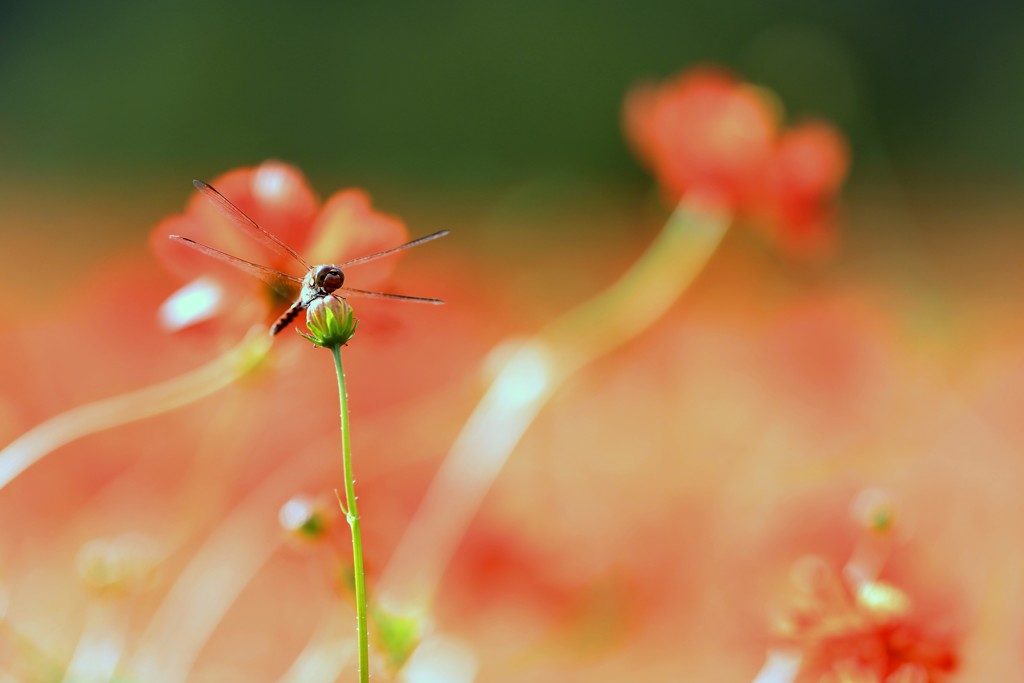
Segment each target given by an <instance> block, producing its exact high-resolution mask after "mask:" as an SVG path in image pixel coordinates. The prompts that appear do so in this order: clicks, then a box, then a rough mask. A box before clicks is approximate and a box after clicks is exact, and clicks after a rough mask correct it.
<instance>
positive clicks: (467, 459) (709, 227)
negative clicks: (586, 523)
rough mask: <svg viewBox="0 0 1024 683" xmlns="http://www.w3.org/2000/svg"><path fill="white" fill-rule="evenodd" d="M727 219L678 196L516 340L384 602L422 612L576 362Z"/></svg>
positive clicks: (663, 286) (398, 554)
mask: <svg viewBox="0 0 1024 683" xmlns="http://www.w3.org/2000/svg"><path fill="white" fill-rule="evenodd" d="M731 222H732V215H731V212H730V211H728V210H727V209H725V208H723V207H722V206H721V205H720V204H718V203H717V202H715V201H713V200H712V199H710V198H709V197H705V196H704V195H701V196H698V195H696V194H692V193H691V194H689V195H687V196H685V197H683V199H682V201H680V202H679V204H678V206H677V207H676V209H675V211H674V212H673V213H672V215H671V216H670V217H669V219H668V221H667V223H666V224H665V226H664V228H662V231H661V233H660V234H659V235H658V237H657V238H656V240H655V241H654V243H653V244H651V246H650V247H649V248H648V249H647V251H646V252H645V253H644V254H643V256H641V257H640V259H639V260H638V261H637V262H636V263H635V264H634V265H633V266H632V267H631V268H630V269H629V270H628V271H627V272H626V273H625V274H624V275H623V276H622V277H621V278H619V280H618V281H617V282H615V283H614V284H613V285H612V286H611V287H609V288H608V289H606V290H605V291H603V292H602V293H600V294H598V295H597V296H595V297H594V298H593V299H591V300H589V301H587V302H585V303H583V304H582V305H580V306H578V307H577V308H575V309H573V310H571V311H569V312H568V313H566V314H565V315H563V316H562V317H560V318H558V319H556V320H554V321H553V322H551V323H550V324H548V325H547V326H546V327H545V328H543V329H542V330H540V332H538V333H537V334H536V335H535V336H533V337H532V338H531V339H528V340H526V341H524V342H522V343H520V344H519V345H518V348H517V350H516V351H515V352H514V353H513V354H512V355H511V357H510V358H509V359H508V360H507V361H506V362H505V364H504V365H503V367H501V369H500V370H499V371H498V372H497V374H496V376H495V379H494V381H493V383H492V384H491V386H490V388H489V389H488V390H487V392H486V393H485V394H484V396H483V398H482V399H481V400H480V402H479V403H478V404H477V407H476V408H475V410H474V411H473V413H472V414H471V415H470V417H469V419H468V420H467V422H466V424H465V425H464V426H463V428H462V431H461V432H460V433H459V435H458V437H456V440H455V443H454V444H453V445H452V448H451V450H450V451H449V452H448V455H447V457H446V458H445V460H444V462H443V463H442V465H441V467H440V469H439V471H438V473H437V475H436V476H435V478H434V481H433V482H432V483H431V486H430V488H429V489H428V491H427V493H426V495H425V497H424V499H423V502H422V503H421V504H420V507H419V509H418V510H417V512H416V514H415V515H414V517H413V519H412V521H411V522H410V524H409V526H408V527H407V528H406V530H405V533H404V535H403V537H402V539H401V540H400V541H399V543H398V546H397V547H396V549H395V551H394V553H393V555H392V557H391V560H390V562H389V563H388V566H387V567H386V568H385V570H384V574H383V576H382V579H381V583H380V588H379V595H380V597H381V606H382V608H384V609H386V610H388V611H389V612H392V613H396V614H407V615H417V614H423V613H425V612H426V611H427V609H428V608H429V606H430V603H431V602H432V600H433V596H434V592H435V591H436V590H437V587H438V585H439V583H440V580H441V576H442V575H443V573H444V570H445V568H446V566H447V565H448V562H449V560H450V558H451V556H452V555H453V553H454V552H455V549H456V547H457V546H458V543H459V541H460V540H461V538H462V537H463V535H464V533H465V531H466V528H467V527H468V525H469V523H470V521H471V520H472V518H473V516H474V515H475V514H476V512H477V509H478V508H479V506H480V504H481V502H482V501H483V498H484V496H485V495H486V493H487V491H488V489H489V488H490V486H491V484H492V483H493V482H494V480H495V479H496V478H497V476H498V474H499V472H500V471H501V469H502V467H503V466H504V464H505V462H506V461H507V459H508V457H509V455H510V454H511V452H512V451H513V449H514V448H515V447H516V444H518V443H519V439H520V438H521V437H522V435H523V433H524V432H525V431H526V430H527V429H528V428H529V426H530V424H531V423H532V421H533V419H534V417H535V416H536V415H537V414H538V412H540V410H541V408H542V407H543V406H544V404H545V403H546V401H547V400H548V398H550V397H551V396H552V395H553V394H554V393H555V391H556V390H557V389H558V388H559V387H560V386H561V385H562V384H563V383H564V382H565V381H566V380H567V379H568V378H569V377H571V376H572V375H573V374H574V373H575V372H576V371H578V370H579V369H580V368H582V367H584V366H585V365H586V364H588V363H590V362H591V361H593V360H595V359H597V358H599V357H600V356H602V355H604V354H605V353H608V352H609V351H611V350H612V349H614V348H616V347H618V346H620V345H621V344H623V343H625V342H627V341H629V340H630V339H632V338H633V337H635V336H637V335H639V334H640V333H641V332H643V331H644V330H645V329H646V328H647V327H649V326H650V325H651V324H652V323H654V322H655V321H656V320H657V319H658V318H659V317H661V315H662V314H663V313H664V312H665V311H666V310H667V309H668V308H669V306H671V305H672V303H673V302H675V301H676V300H677V299H678V298H679V296H680V295H681V294H682V293H683V292H685V291H686V290H687V288H688V287H689V286H690V285H691V284H692V283H693V281H694V279H695V278H696V277H697V275H698V274H699V273H700V272H701V271H702V269H703V268H704V266H705V265H706V264H707V262H708V260H709V259H710V257H711V255H712V254H713V253H714V252H715V250H716V249H717V247H718V245H719V244H720V243H721V241H722V238H723V236H724V235H725V233H726V230H727V228H728V226H729V224H730V223H731Z"/></svg>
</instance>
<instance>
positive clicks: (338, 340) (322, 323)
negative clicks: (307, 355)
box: [299, 296, 359, 348]
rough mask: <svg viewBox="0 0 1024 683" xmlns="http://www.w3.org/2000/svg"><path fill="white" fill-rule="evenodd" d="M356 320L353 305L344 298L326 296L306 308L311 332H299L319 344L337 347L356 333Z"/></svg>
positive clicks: (326, 346) (308, 326) (308, 327)
mask: <svg viewBox="0 0 1024 683" xmlns="http://www.w3.org/2000/svg"><path fill="white" fill-rule="evenodd" d="M358 324H359V321H358V320H356V316H355V313H354V312H353V311H352V307H351V306H349V305H348V302H347V301H345V300H344V299H339V298H337V297H335V296H325V297H321V298H319V299H317V300H316V301H314V302H313V303H311V304H310V305H309V307H308V308H307V309H306V328H307V329H308V330H309V332H310V334H304V333H302V332H299V334H301V335H302V336H303V337H305V338H306V339H308V340H309V341H311V342H313V343H314V344H316V345H317V346H323V347H324V348H337V347H339V346H344V345H345V344H347V343H348V340H349V339H351V338H352V335H354V334H355V333H356V326H357V325H358Z"/></svg>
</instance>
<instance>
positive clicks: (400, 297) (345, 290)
mask: <svg viewBox="0 0 1024 683" xmlns="http://www.w3.org/2000/svg"><path fill="white" fill-rule="evenodd" d="M337 291H339V292H341V293H342V296H346V295H348V294H355V295H356V296H369V297H375V298H378V299H395V300H397V301H411V302H412V303H417V304H434V305H437V304H443V303H444V301H442V300H441V299H428V298H426V297H422V296H406V295H405V294H388V293H387V292H369V291H367V290H365V289H354V288H352V287H341V288H339V289H338V290H337Z"/></svg>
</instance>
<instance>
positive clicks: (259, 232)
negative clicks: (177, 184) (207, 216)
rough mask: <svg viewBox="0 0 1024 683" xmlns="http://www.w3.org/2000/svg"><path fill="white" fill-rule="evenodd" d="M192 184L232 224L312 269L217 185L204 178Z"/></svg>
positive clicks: (272, 249) (277, 252) (277, 251)
mask: <svg viewBox="0 0 1024 683" xmlns="http://www.w3.org/2000/svg"><path fill="white" fill-rule="evenodd" d="M192 184H193V185H194V186H195V188H196V189H197V190H199V192H200V193H201V194H202V195H203V196H204V197H206V198H207V199H209V200H210V202H212V203H213V204H214V205H216V206H217V207H219V208H220V209H221V211H223V212H224V215H225V216H226V217H227V218H229V219H230V220H231V223H232V225H234V226H235V227H236V228H238V229H239V230H241V231H242V232H243V233H245V234H246V235H248V236H249V237H250V238H251V239H254V240H256V241H257V242H259V243H260V244H262V245H263V246H264V247H266V248H267V249H269V250H270V251H271V252H273V253H275V254H278V255H279V256H283V257H288V258H291V259H293V260H294V261H295V262H296V263H298V264H299V265H301V266H302V267H303V269H305V270H309V269H310V265H309V264H308V263H306V260H305V259H304V258H302V257H301V256H299V254H298V252H296V251H295V250H294V249H292V248H291V247H289V246H288V245H287V244H285V243H284V242H282V241H281V240H280V239H279V238H278V237H277V236H276V235H274V234H273V233H271V232H270V231H268V230H266V229H264V228H262V227H260V225H259V224H258V223H257V222H256V221H254V220H253V219H251V218H249V217H248V216H247V215H245V213H244V212H243V211H242V210H241V209H239V208H238V207H237V206H235V205H234V204H232V203H231V202H230V201H228V199H227V197H225V196H224V195H222V194H221V193H220V192H219V191H217V189H216V188H215V187H213V186H212V185H209V184H207V183H204V182H203V181H202V180H193V181H192Z"/></svg>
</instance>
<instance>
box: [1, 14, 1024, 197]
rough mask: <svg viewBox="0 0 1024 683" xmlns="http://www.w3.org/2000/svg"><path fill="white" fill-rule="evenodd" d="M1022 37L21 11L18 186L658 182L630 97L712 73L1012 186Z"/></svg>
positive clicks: (453, 17)
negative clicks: (706, 67)
mask: <svg viewBox="0 0 1024 683" xmlns="http://www.w3.org/2000/svg"><path fill="white" fill-rule="evenodd" d="M1022 27H1024V5H1022V4H1020V3H1010V2H984V1H983V2H979V3H974V4H972V5H970V6H966V5H963V4H961V3H956V4H955V3H953V2H950V1H949V0H940V2H924V1H923V0H908V1H905V2H900V3H890V2H883V1H881V0H867V1H865V0H856V1H855V0H843V1H841V2H831V3H820V2H815V1H814V0H784V1H782V2H775V3H762V2H758V1H757V0H733V1H732V2H729V3H725V4H723V3H720V2H717V1H715V0H693V1H692V2H688V3H679V2H675V1H670V0H654V1H648V2H644V3H635V2H626V1H625V0H601V1H598V2H593V1H591V2H586V1H584V0H574V1H571V2H560V3H551V2H546V1H543V0H520V1H518V2H498V3H481V2H475V1H471V0H458V1H456V2H441V3H424V2H414V1H410V0H398V1H396V2H390V3H352V2H325V1H323V0H320V1H313V0H301V1H299V2H290V3H283V2H254V3H245V4H240V3H223V2H197V1H196V0H185V1H184V2H177V3H137V2H126V1H124V0H97V1H96V2H90V3H70V2H64V3H13V2H7V3H3V4H2V5H0V93H2V94H0V148H2V149H3V150H4V151H3V156H2V160H0V166H2V167H6V171H7V173H8V174H9V173H11V172H12V171H15V172H20V173H27V172H31V173H41V174H49V173H53V172H54V171H55V170H56V171H60V172H61V173H62V174H66V175H70V176H72V177H75V176H82V177H84V176H88V175H91V174H94V173H95V172H96V171H97V170H99V171H103V172H106V173H112V174H113V175H114V176H115V177H132V178H136V177H138V176H139V174H143V175H144V174H146V173H150V172H153V171H156V170H161V171H171V172H181V173H184V174H185V175H186V176H188V177H192V175H203V174H204V173H205V174H211V173H215V172H219V171H221V170H223V169H224V168H227V167H230V166H234V165H238V164H242V163H251V162H254V161H258V160H261V159H264V158H267V157H277V158H282V159H286V160H290V161H293V162H296V163H298V164H300V165H301V166H303V167H304V168H306V169H308V170H309V171H311V172H312V173H313V174H316V173H318V172H326V173H330V174H345V173H347V172H349V171H354V170H357V169H358V172H359V174H360V176H362V177H366V176H367V175H382V176H385V177H390V178H395V179H398V180H401V181H408V182H413V183H427V184H430V183H443V184H452V185H459V186H460V187H463V188H465V187H469V186H472V185H477V184H484V185H486V184H494V183H505V182H510V181H511V182H515V181H518V180H522V179H524V178H528V177H535V176H537V175H543V174H551V175H558V174H569V175H573V176H583V177H586V178H591V179H596V180H611V181H615V182H622V181H627V182H634V183H637V184H639V183H641V182H644V183H646V182H647V181H646V180H645V179H643V176H642V174H641V172H640V171H639V170H638V169H637V168H636V167H635V165H634V163H633V162H632V160H631V159H630V156H629V154H628V151H627V149H626V148H625V145H624V143H623V142H622V137H621V133H620V129H619V109H620V105H621V101H622V96H623V93H624V92H625V91H626V89H627V88H628V87H629V86H630V85H631V84H632V83H634V82H635V81H637V80H638V79H641V78H644V77H663V76H665V75H668V74H670V73H673V72H675V71H676V70H678V69H680V68H682V67H684V66H686V65H689V64H692V63H694V62H701V61H714V62H719V63H722V64H724V65H727V66H730V67H732V68H735V69H737V70H738V71H739V72H740V73H741V74H743V75H744V76H745V77H747V78H749V79H751V80H753V81H755V82H760V83H763V84H764V85H767V86H769V87H771V88H773V89H775V90H777V91H778V92H779V94H780V95H781V97H782V99H783V100H784V101H786V102H787V103H789V105H790V107H791V113H792V114H794V115H796V116H799V115H801V114H804V113H814V114H820V115H822V116H826V117H828V118H831V119H832V120H835V121H836V122H837V123H839V124H840V125H841V126H842V127H844V128H845V129H846V131H847V132H848V133H849V134H850V136H851V138H852V140H853V143H854V146H855V152H856V154H857V157H856V158H858V159H859V160H860V162H861V164H862V165H863V164H868V165H870V163H871V159H872V154H873V153H874V152H876V151H877V150H879V149H885V150H887V153H888V154H891V155H892V157H893V158H894V159H895V161H896V163H897V164H899V165H901V166H909V167H911V168H915V167H918V168H928V169H931V171H930V172H938V173H940V174H944V175H953V176H956V175H964V176H966V175H969V174H974V173H978V172H983V173H993V174H996V175H1001V174H1009V175H1011V176H1013V177H1016V176H1019V175H1020V174H1021V173H1022V171H1024V132H1022V129H1021V127H1020V125H1019V121H1020V120H1021V119H1022V118H1024V97H1022V96H1021V95H1020V88H1019V82H1018V75H1019V74H1020V73H1021V72H1022V70H1024V43H1021V42H1020V41H1019V40H1018V36H1019V35H1020V31H1021V28H1022Z"/></svg>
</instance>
